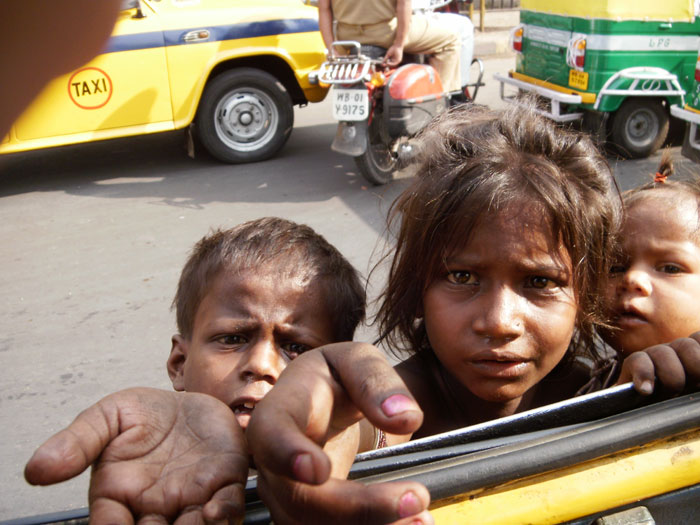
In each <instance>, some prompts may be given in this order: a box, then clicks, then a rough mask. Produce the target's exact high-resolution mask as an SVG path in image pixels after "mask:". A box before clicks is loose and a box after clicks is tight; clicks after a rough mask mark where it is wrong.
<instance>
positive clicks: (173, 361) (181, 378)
mask: <svg viewBox="0 0 700 525" xmlns="http://www.w3.org/2000/svg"><path fill="white" fill-rule="evenodd" d="M172 343H173V346H172V348H171V349H170V356H169V357H168V362H167V367H168V375H169V376H170V381H172V383H173V388H174V389H175V390H177V391H178V392H183V391H184V390H185V361H186V360H187V343H188V341H187V339H185V338H184V337H183V336H181V335H180V334H175V335H174V336H173V337H172Z"/></svg>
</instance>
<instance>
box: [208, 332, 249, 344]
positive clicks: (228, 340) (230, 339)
mask: <svg viewBox="0 0 700 525" xmlns="http://www.w3.org/2000/svg"><path fill="white" fill-rule="evenodd" d="M216 341H217V342H219V343H221V344H222V345H226V346H235V345H242V344H245V343H247V342H248V340H247V339H246V338H245V337H243V336H242V335H238V334H226V335H222V336H220V337H217V339H216Z"/></svg>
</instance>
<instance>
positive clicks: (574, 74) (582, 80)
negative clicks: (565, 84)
mask: <svg viewBox="0 0 700 525" xmlns="http://www.w3.org/2000/svg"><path fill="white" fill-rule="evenodd" d="M569 85H570V86H571V87H573V88H576V89H583V90H586V89H588V73H586V72H585V71H577V70H575V69H570V70H569Z"/></svg>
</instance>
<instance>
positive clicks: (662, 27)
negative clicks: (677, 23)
mask: <svg viewBox="0 0 700 525" xmlns="http://www.w3.org/2000/svg"><path fill="white" fill-rule="evenodd" d="M672 27H673V24H671V23H670V22H664V23H662V24H659V29H671V28H672Z"/></svg>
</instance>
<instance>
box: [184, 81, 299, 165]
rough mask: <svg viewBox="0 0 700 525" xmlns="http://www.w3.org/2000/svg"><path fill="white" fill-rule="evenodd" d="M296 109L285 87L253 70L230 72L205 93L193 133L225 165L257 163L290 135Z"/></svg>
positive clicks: (278, 147) (278, 148)
mask: <svg viewBox="0 0 700 525" xmlns="http://www.w3.org/2000/svg"><path fill="white" fill-rule="evenodd" d="M293 124H294V107H293V106H292V99H291V98H290V96H289V93H287V90H286V89H285V88H284V86H282V84H281V83H280V82H279V81H278V80H277V79H276V78H275V77H273V76H272V75H270V74H269V73H266V72H264V71H260V70H258V69H252V68H239V69H232V70H231V71H227V72H225V73H222V74H220V75H219V76H217V77H216V78H215V79H214V80H212V81H211V82H210V83H209V84H208V85H207V87H206V89H205V90H204V94H203V95H202V102H201V104H200V106H199V109H198V111H197V124H196V127H195V129H196V130H197V132H198V135H199V139H200V141H201V142H202V144H203V145H204V147H205V148H206V149H207V150H208V151H209V153H211V155H212V156H214V157H216V158H217V159H218V160H220V161H222V162H229V163H241V162H257V161H260V160H266V159H269V158H270V157H272V156H274V155H275V154H276V153H277V152H278V151H279V150H280V149H281V148H282V146H284V144H285V142H287V139H288V138H289V135H290V134H291V132H292V126H293Z"/></svg>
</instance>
